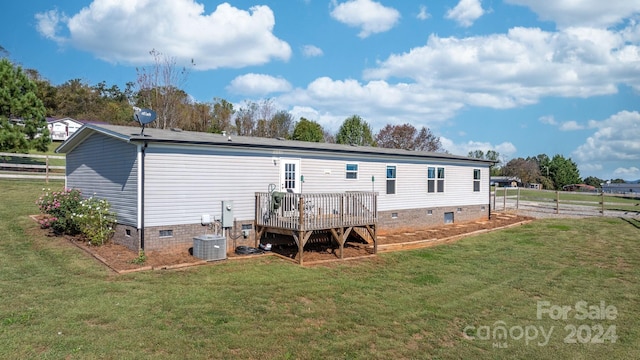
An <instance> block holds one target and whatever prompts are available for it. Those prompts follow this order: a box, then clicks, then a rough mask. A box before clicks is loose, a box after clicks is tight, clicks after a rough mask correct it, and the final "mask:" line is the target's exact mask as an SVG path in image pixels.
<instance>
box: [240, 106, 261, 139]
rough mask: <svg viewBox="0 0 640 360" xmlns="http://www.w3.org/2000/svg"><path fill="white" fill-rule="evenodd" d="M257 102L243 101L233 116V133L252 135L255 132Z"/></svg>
mask: <svg viewBox="0 0 640 360" xmlns="http://www.w3.org/2000/svg"><path fill="white" fill-rule="evenodd" d="M257 112H258V104H257V103H255V102H253V101H248V102H245V104H244V106H242V107H240V109H238V111H237V112H236V116H235V123H236V126H235V133H236V135H240V136H253V135H254V134H255V132H256V116H257Z"/></svg>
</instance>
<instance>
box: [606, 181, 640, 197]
mask: <svg viewBox="0 0 640 360" xmlns="http://www.w3.org/2000/svg"><path fill="white" fill-rule="evenodd" d="M602 191H603V192H605V193H611V194H636V195H637V194H640V184H632V183H622V184H620V183H615V184H607V183H604V184H602Z"/></svg>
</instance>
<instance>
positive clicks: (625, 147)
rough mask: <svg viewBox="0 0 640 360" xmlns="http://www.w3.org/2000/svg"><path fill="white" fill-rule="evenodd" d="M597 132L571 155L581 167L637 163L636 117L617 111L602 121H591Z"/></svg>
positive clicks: (639, 127) (639, 129) (639, 126)
mask: <svg viewBox="0 0 640 360" xmlns="http://www.w3.org/2000/svg"><path fill="white" fill-rule="evenodd" d="M590 127H592V128H596V129H598V130H597V131H596V132H595V133H594V134H593V135H591V136H589V137H588V138H587V139H586V141H585V143H584V144H582V145H580V146H579V147H578V148H577V149H576V150H575V151H574V152H573V155H574V156H575V157H576V158H577V159H578V160H579V161H580V162H584V163H588V162H595V163H600V162H607V161H639V160H640V141H638V139H640V113H638V112H637V111H633V112H630V111H620V112H619V113H617V114H615V115H612V116H611V117H609V118H608V119H606V120H603V121H591V122H590Z"/></svg>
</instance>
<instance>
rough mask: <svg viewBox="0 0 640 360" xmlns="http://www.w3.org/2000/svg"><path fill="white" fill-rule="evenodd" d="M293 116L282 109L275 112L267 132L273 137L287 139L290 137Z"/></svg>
mask: <svg viewBox="0 0 640 360" xmlns="http://www.w3.org/2000/svg"><path fill="white" fill-rule="evenodd" d="M292 126H293V116H292V115H291V114H290V113H289V112H287V111H284V110H280V111H278V112H276V114H275V115H273V117H272V118H271V121H270V122H269V134H270V135H271V137H274V138H284V139H288V138H290V137H291V128H292Z"/></svg>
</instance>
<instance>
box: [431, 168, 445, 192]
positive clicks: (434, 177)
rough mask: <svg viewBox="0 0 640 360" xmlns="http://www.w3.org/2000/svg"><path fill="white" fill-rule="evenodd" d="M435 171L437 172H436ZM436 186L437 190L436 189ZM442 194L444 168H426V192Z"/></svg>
mask: <svg viewBox="0 0 640 360" xmlns="http://www.w3.org/2000/svg"><path fill="white" fill-rule="evenodd" d="M436 170H437V172H436ZM436 185H437V189H436ZM436 191H438V192H444V168H443V167H439V168H435V167H428V168H427V192H430V193H432V192H436Z"/></svg>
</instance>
